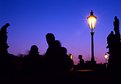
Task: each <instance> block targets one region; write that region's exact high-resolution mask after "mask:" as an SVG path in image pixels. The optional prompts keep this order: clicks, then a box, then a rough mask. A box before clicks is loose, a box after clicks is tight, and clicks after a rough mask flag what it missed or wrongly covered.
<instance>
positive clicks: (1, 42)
mask: <svg viewBox="0 0 121 84" xmlns="http://www.w3.org/2000/svg"><path fill="white" fill-rule="evenodd" d="M8 26H9V23H6V24H5V25H4V26H3V27H2V28H1V30H0V53H1V54H6V53H8V51H7V49H8V47H9V46H8V44H7V28H8Z"/></svg>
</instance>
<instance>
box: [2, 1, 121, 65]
mask: <svg viewBox="0 0 121 84" xmlns="http://www.w3.org/2000/svg"><path fill="white" fill-rule="evenodd" d="M120 4H121V0H0V27H2V26H3V25H4V24H5V23H7V22H8V23H10V25H11V26H10V27H9V28H8V44H9V46H10V48H9V53H12V54H15V55H18V54H26V53H27V52H28V51H29V49H30V47H31V45H33V44H35V45H37V46H38V47H39V51H40V54H44V53H45V52H46V49H47V43H46V39H45V35H46V34H47V33H48V32H51V33H53V34H54V35H55V37H56V39H57V40H60V41H61V43H62V46H64V47H66V48H67V50H68V54H69V53H72V54H73V59H74V62H75V64H77V63H78V55H79V54H82V55H83V58H84V60H85V61H87V60H90V59H91V56H90V55H91V53H90V47H91V45H90V44H91V41H90V29H89V27H88V25H87V16H88V15H89V13H90V10H93V11H94V15H95V16H96V17H97V24H96V28H95V35H94V43H95V59H96V61H97V63H104V62H105V59H104V54H105V53H106V52H107V51H108V50H107V49H106V46H107V39H106V37H107V36H108V34H109V33H110V31H112V30H113V21H114V16H118V18H119V20H121V5H120Z"/></svg>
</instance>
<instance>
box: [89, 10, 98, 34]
mask: <svg viewBox="0 0 121 84" xmlns="http://www.w3.org/2000/svg"><path fill="white" fill-rule="evenodd" d="M87 21H88V25H89V28H90V29H91V31H92V32H93V29H94V28H95V25H96V21H97V18H96V17H95V16H94V15H93V11H91V12H90V16H88V17H87Z"/></svg>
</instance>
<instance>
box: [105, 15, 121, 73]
mask: <svg viewBox="0 0 121 84" xmlns="http://www.w3.org/2000/svg"><path fill="white" fill-rule="evenodd" d="M113 23H114V32H113V31H111V33H110V34H109V35H108V37H107V43H108V46H107V48H109V60H108V70H110V71H113V72H115V73H116V72H118V71H120V70H121V68H120V65H121V62H120V59H121V52H120V50H121V42H120V31H119V20H118V18H117V16H115V17H114V22H113Z"/></svg>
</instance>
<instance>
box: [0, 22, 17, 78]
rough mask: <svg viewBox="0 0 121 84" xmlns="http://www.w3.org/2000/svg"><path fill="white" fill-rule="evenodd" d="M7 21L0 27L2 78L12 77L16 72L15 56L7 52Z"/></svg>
mask: <svg viewBox="0 0 121 84" xmlns="http://www.w3.org/2000/svg"><path fill="white" fill-rule="evenodd" d="M8 26H9V23H6V24H5V25H4V26H3V27H2V28H1V29H0V74H1V75H0V76H3V77H2V78H3V79H4V78H5V79H6V80H7V79H10V78H13V77H14V76H15V74H16V72H17V69H16V66H15V63H14V61H15V60H16V57H15V56H14V55H12V54H9V53H8V50H7V49H8V47H9V46H8V44H7V28H8Z"/></svg>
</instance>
